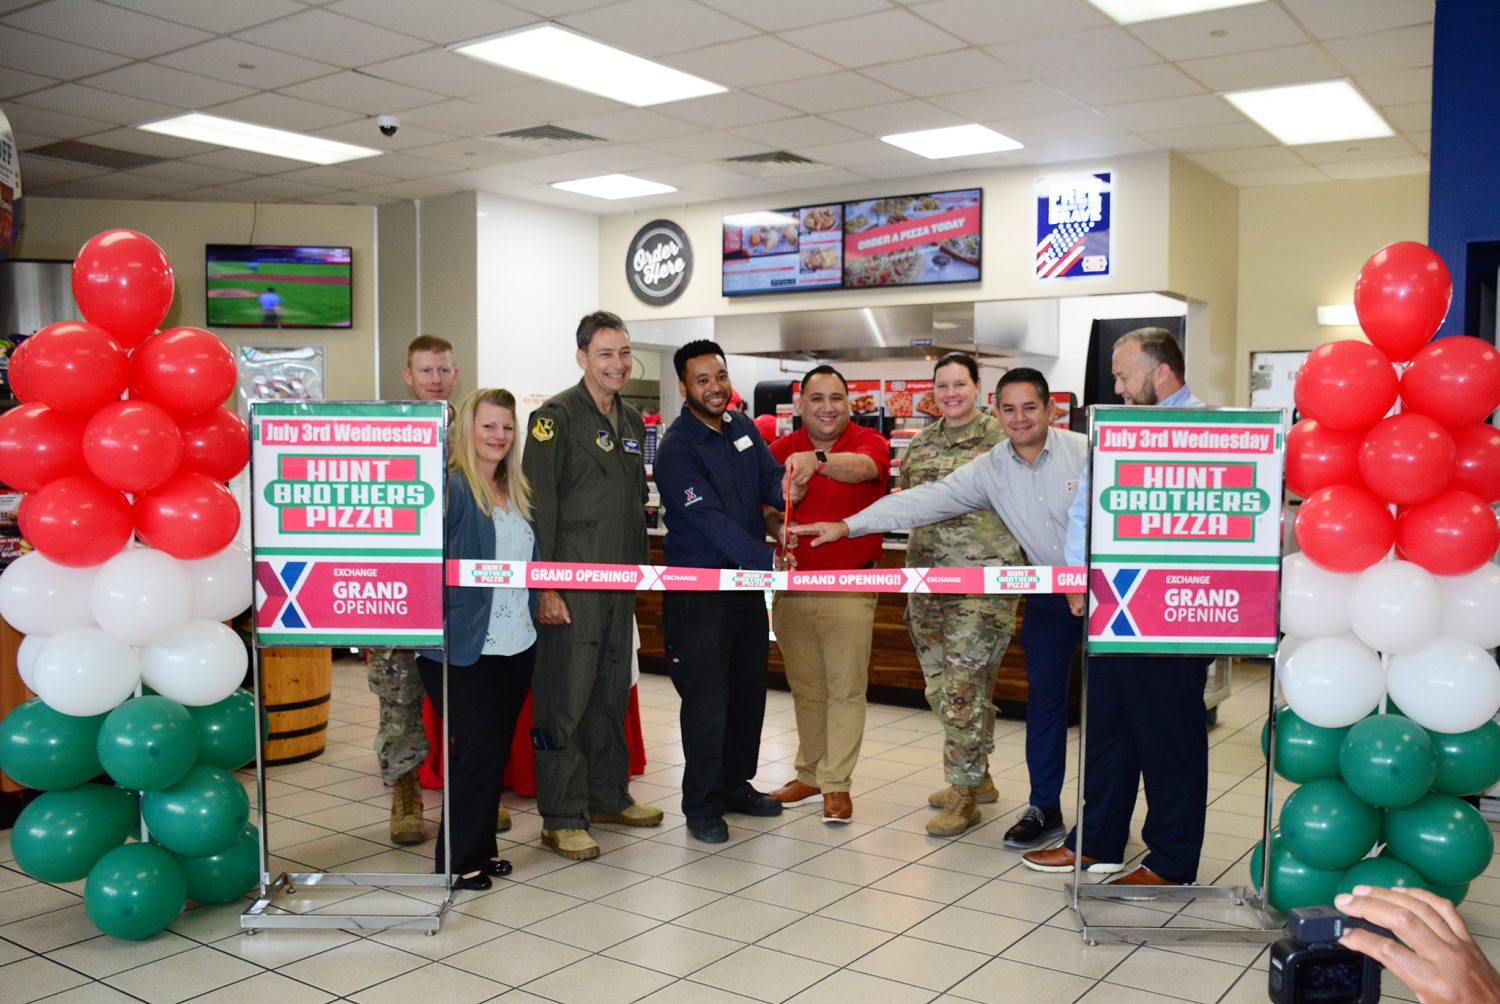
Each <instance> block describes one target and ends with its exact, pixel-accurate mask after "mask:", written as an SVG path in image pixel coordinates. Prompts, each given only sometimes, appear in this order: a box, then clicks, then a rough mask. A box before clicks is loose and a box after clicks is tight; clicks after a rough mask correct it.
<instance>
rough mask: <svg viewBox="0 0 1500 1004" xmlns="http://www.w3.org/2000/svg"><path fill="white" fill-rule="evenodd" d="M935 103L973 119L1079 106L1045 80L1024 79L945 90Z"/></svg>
mask: <svg viewBox="0 0 1500 1004" xmlns="http://www.w3.org/2000/svg"><path fill="white" fill-rule="evenodd" d="M931 103H932V104H934V105H937V106H938V107H939V108H945V109H947V110H948V111H950V112H953V113H954V114H955V115H959V116H962V117H963V118H965V119H968V120H969V121H972V122H984V121H986V120H988V119H997V118H1001V119H1003V118H1010V117H1011V116H1014V115H1037V114H1041V113H1043V112H1060V111H1065V110H1067V109H1069V108H1077V107H1079V104H1078V102H1077V101H1075V100H1074V99H1072V98H1070V97H1068V96H1067V95H1066V94H1063V93H1062V92H1061V91H1058V90H1055V89H1054V88H1052V87H1049V86H1048V85H1046V84H1039V83H1037V82H1036V81H1034V80H1024V81H1022V82H1020V83H1018V84H1003V85H1001V86H1000V87H991V88H988V89H986V90H983V91H970V92H968V93H966V94H946V95H944V96H942V97H938V98H933V99H932V102H931Z"/></svg>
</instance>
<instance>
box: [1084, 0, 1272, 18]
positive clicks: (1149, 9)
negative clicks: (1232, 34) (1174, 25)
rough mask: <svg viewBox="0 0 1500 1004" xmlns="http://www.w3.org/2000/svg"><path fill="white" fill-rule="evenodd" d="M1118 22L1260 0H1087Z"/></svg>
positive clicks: (1176, 15)
mask: <svg viewBox="0 0 1500 1004" xmlns="http://www.w3.org/2000/svg"><path fill="white" fill-rule="evenodd" d="M1089 3H1091V4H1093V5H1094V6H1095V7H1098V8H1099V9H1100V10H1101V11H1103V12H1104V13H1106V14H1108V15H1109V16H1110V17H1112V18H1114V19H1115V21H1116V22H1117V23H1119V24H1135V23H1136V22H1138V21H1159V20H1161V19H1162V18H1165V17H1182V16H1183V15H1184V14H1202V13H1203V12H1204V11H1210V10H1223V9H1224V8H1225V7H1244V6H1247V5H1249V4H1253V3H1260V0H1089Z"/></svg>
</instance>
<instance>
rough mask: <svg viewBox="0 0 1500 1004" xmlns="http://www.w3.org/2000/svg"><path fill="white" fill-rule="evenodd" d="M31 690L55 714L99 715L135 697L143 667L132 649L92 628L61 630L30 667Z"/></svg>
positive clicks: (43, 648)
mask: <svg viewBox="0 0 1500 1004" xmlns="http://www.w3.org/2000/svg"><path fill="white" fill-rule="evenodd" d="M31 679H32V689H33V690H35V691H36V696H38V697H40V698H41V699H42V701H43V703H45V704H46V705H47V706H48V707H49V708H51V709H52V710H53V711H58V712H61V713H62V714H65V715H80V716H86V715H102V714H104V713H105V712H106V711H110V710H112V709H114V708H115V707H116V706H117V705H119V704H120V702H122V701H124V700H125V699H126V698H128V697H130V696H131V695H132V694H134V693H135V685H136V684H137V683H139V682H140V679H141V664H140V660H139V659H138V658H137V657H136V654H135V649H133V648H131V647H130V646H129V645H127V644H125V643H124V642H122V641H117V640H116V639H114V638H111V637H110V636H109V635H107V634H105V633H104V632H103V631H101V630H99V629H98V628H96V627H88V628H73V629H72V630H69V631H60V632H58V634H57V635H56V636H55V637H53V638H51V639H50V640H48V641H47V643H46V644H45V645H43V646H42V648H41V651H39V652H38V653H37V655H36V661H35V662H34V663H33V664H32V667H31Z"/></svg>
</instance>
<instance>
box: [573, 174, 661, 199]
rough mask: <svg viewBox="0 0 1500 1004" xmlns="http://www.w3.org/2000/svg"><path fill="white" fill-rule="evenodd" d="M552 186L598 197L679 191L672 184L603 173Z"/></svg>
mask: <svg viewBox="0 0 1500 1004" xmlns="http://www.w3.org/2000/svg"><path fill="white" fill-rule="evenodd" d="M552 187H553V188H560V189H562V190H563V191H564V192H577V193H578V194H579V195H592V196H593V197H594V198H596V199H636V198H640V197H641V196H642V195H665V194H666V193H668V192H675V191H677V189H675V188H673V187H672V186H671V185H662V184H658V183H657V182H655V181H647V180H646V179H645V178H634V177H631V176H630V175H628V174H601V175H599V176H598V177H597V178H578V179H576V180H574V181H556V182H553V183H552Z"/></svg>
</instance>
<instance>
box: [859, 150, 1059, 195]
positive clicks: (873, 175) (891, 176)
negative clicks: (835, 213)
mask: <svg viewBox="0 0 1500 1004" xmlns="http://www.w3.org/2000/svg"><path fill="white" fill-rule="evenodd" d="M1044 162H1045V161H1044V159H1043V158H1041V157H1034V158H1032V160H1031V163H1035V164H1040V163H1044ZM939 165H941V166H939ZM935 167H936V168H938V169H939V170H942V171H945V172H946V171H948V170H950V168H949V166H948V162H947V161H936V160H929V161H927V162H926V163H925V166H917V165H908V164H868V165H866V166H864V167H861V168H859V169H858V173H859V174H860V175H862V176H863V177H866V178H870V179H871V180H874V181H878V182H880V183H881V184H880V185H879V187H878V188H876V189H875V190H874V191H871V192H868V193H865V194H868V195H870V196H875V195H878V194H881V193H886V194H890V195H899V194H902V193H906V192H920V191H922V190H923V189H926V190H928V191H938V190H939V189H940V187H942V186H944V185H946V184H947V183H946V182H944V181H942V180H941V179H936V180H935V179H934V178H933V177H932V171H933V169H934V168H935Z"/></svg>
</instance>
